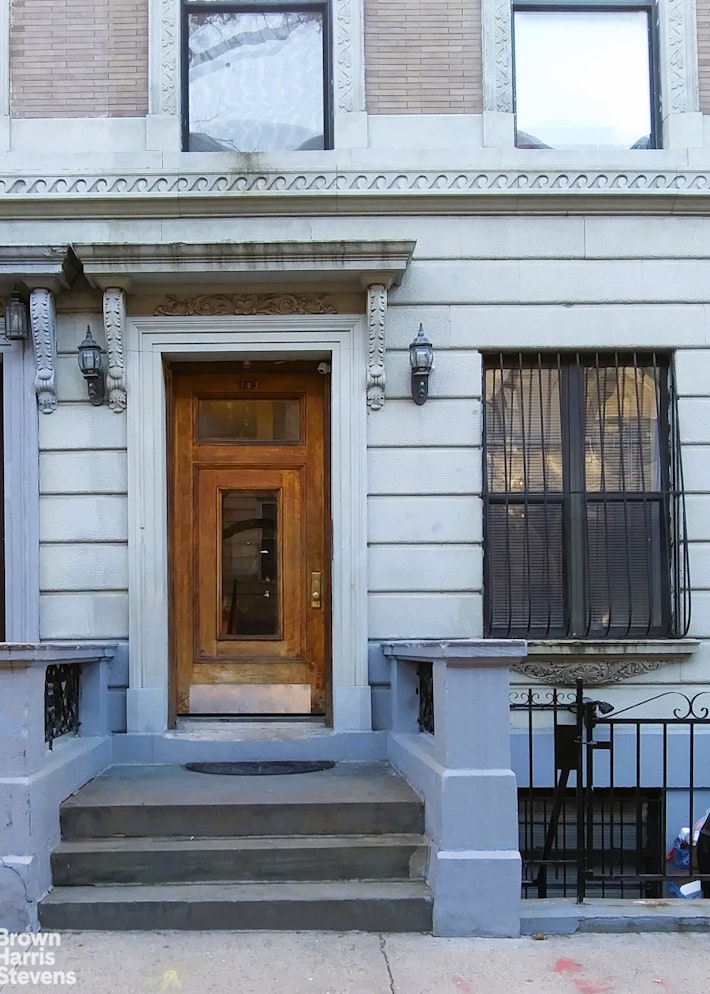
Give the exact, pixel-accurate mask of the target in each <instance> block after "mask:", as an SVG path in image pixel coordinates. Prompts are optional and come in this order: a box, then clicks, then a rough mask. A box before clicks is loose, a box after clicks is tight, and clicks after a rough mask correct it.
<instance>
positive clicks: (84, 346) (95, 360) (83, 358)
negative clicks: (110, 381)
mask: <svg viewBox="0 0 710 994" xmlns="http://www.w3.org/2000/svg"><path fill="white" fill-rule="evenodd" d="M79 369H80V370H81V372H82V374H83V376H84V379H85V380H86V387H87V390H88V392H89V400H90V401H91V403H92V404H93V405H94V407H98V406H99V405H100V404H103V400H104V392H105V389H106V380H105V377H104V371H103V366H102V364H101V349H100V348H99V346H98V344H97V343H96V342H95V341H94V339H93V336H92V334H91V328H90V327H89V326H88V325H87V326H86V338H85V339H84V341H83V342H82V343H81V345H80V346H79Z"/></svg>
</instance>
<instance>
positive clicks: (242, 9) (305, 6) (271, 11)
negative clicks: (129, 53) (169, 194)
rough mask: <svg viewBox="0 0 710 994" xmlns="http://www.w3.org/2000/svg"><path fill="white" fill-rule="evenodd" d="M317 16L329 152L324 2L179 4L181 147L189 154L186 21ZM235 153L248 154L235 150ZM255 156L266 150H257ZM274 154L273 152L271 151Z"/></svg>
mask: <svg viewBox="0 0 710 994" xmlns="http://www.w3.org/2000/svg"><path fill="white" fill-rule="evenodd" d="M282 13H283V14H298V13H305V14H318V15H319V16H320V23H321V30H322V53H321V58H322V68H321V80H322V109H323V132H322V133H323V148H324V149H330V148H333V132H334V126H333V57H332V47H333V41H332V38H333V31H332V19H331V9H330V3H329V2H328V0H296V2H289V0H259V2H242V0H230V2H224V0H182V24H181V33H182V42H181V100H182V125H181V127H182V147H183V149H184V150H185V151H189V150H190V114H191V111H190V75H189V73H190V52H189V40H190V18H192V17H194V16H195V15H199V14H203V15H215V14H236V15H242V14H243V15H246V14H267V15H277V14H282ZM235 151H237V152H240V151H245V152H246V154H248V150H241V149H235ZM254 151H255V152H257V153H258V152H259V151H266V152H268V149H258V150H254ZM274 151H276V149H274Z"/></svg>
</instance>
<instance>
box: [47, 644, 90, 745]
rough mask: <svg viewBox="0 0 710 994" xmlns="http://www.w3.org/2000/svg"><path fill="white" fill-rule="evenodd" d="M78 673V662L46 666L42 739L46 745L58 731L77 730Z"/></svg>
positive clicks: (68, 732) (56, 736)
mask: <svg viewBox="0 0 710 994" xmlns="http://www.w3.org/2000/svg"><path fill="white" fill-rule="evenodd" d="M80 674H81V666H79V664H78V663H60V664H57V665H54V666H48V667H47V670H46V675H45V681H44V741H45V742H46V743H47V744H48V745H49V748H50V749H51V748H52V743H53V742H54V740H55V739H57V738H59V736H60V735H67V734H70V733H76V732H77V731H78V730H79V688H80Z"/></svg>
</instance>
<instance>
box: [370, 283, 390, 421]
mask: <svg viewBox="0 0 710 994" xmlns="http://www.w3.org/2000/svg"><path fill="white" fill-rule="evenodd" d="M386 313H387V288H386V287H385V285H384V284H383V283H373V284H371V285H370V286H368V288H367V325H368V332H369V342H368V349H367V406H368V407H369V408H370V410H371V411H379V409H380V408H381V407H383V406H384V403H385V315H386Z"/></svg>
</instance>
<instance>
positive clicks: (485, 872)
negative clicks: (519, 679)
mask: <svg viewBox="0 0 710 994" xmlns="http://www.w3.org/2000/svg"><path fill="white" fill-rule="evenodd" d="M384 648H385V653H386V654H387V655H389V656H392V657H394V658H393V662H394V666H395V668H396V670H397V673H396V675H395V674H393V733H392V736H391V744H390V759H391V761H392V763H393V765H394V766H395V767H396V768H397V769H399V770H400V772H401V773H402V774H403V775H404V776H405V777H406V778H407V779H408V780H409V782H410V783H411V784H412V785H413V786H414V787H415V789H417V790H418V791H419V792H420V793H421V794H423V795H424V800H425V805H426V828H427V834H428V836H429V838H430V840H431V860H430V865H429V876H428V879H429V884H430V886H431V888H432V890H433V892H434V933H435V934H436V935H500V936H510V935H518V934H519V931H520V884H521V862H520V854H519V852H518V813H517V810H518V809H517V788H516V782H515V775H514V774H513V771H512V770H511V768H510V717H509V699H508V692H509V667H510V664H511V662H514V661H516V660H518V659H521V658H523V657H524V656H525V655H526V646H525V643H524V642H522V641H518V640H504V641H503V640H500V641H497V640H477V641H469V640H466V641H463V640H462V641H457V642H453V641H452V642H417V643H391V644H389V645H386V646H385V647H384ZM420 662H431V664H432V676H433V697H434V701H433V703H434V733H433V735H430V734H425V733H418V732H415V731H414V729H413V725H414V726H415V719H414V717H413V715H412V701H413V695H412V689H413V682H414V679H415V677H414V673H415V670H416V665H417V664H418V663H420ZM403 694H404V695H406V696H407V698H408V702H407V701H404V700H402V699H401V698H402V696H403ZM407 703H408V705H409V706H408V707H407ZM407 711H408V712H409V715H408V717H405V712H407Z"/></svg>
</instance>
